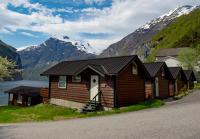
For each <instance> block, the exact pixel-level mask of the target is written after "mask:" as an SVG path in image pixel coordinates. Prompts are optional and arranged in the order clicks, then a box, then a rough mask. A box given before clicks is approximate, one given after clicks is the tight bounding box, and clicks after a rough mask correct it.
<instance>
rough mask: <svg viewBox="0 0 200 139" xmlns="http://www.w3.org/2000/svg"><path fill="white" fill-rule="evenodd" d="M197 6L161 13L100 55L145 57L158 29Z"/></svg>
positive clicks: (186, 6) (182, 7) (187, 6)
mask: <svg viewBox="0 0 200 139" xmlns="http://www.w3.org/2000/svg"><path fill="white" fill-rule="evenodd" d="M197 8H200V7H199V6H189V5H185V6H181V7H178V8H176V9H175V10H172V11H170V12H168V13H166V14H164V15H161V16H160V17H158V18H156V19H154V20H152V21H150V22H148V23H146V24H145V25H143V26H142V27H140V28H138V29H137V30H135V31H134V32H133V33H131V34H129V35H127V36H126V37H124V38H123V39H122V40H120V41H119V42H116V43H114V44H112V45H110V46H109V47H108V48H107V49H105V50H104V51H103V52H102V53H101V54H100V56H101V57H104V56H119V55H130V54H138V55H139V56H140V57H141V58H145V57H146V56H147V55H148V53H149V51H150V48H149V45H150V43H151V39H152V37H153V36H154V35H155V34H156V33H157V32H158V31H160V30H162V29H163V28H165V27H167V26H168V25H170V24H171V23H172V22H173V21H174V20H175V19H176V18H178V17H180V16H182V15H186V14H189V13H190V12H191V11H193V10H194V9H197Z"/></svg>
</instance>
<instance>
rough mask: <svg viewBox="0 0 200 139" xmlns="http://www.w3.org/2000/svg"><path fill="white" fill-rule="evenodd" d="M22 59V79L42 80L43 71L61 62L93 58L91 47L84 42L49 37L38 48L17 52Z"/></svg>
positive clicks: (32, 47) (33, 47)
mask: <svg viewBox="0 0 200 139" xmlns="http://www.w3.org/2000/svg"><path fill="white" fill-rule="evenodd" d="M18 53H19V54H20V56H21V59H22V65H23V69H24V70H23V78H24V79H30V80H41V79H44V78H42V77H41V76H40V73H42V72H43V71H44V70H46V69H48V68H49V67H51V66H53V65H55V64H57V63H58V62H60V61H63V60H76V59H84V58H93V57H95V54H94V53H93V50H92V47H91V46H90V45H89V44H88V43H85V42H80V41H71V40H70V39H69V37H67V36H65V37H63V38H55V37H51V38H49V39H48V40H46V41H45V42H44V43H42V44H40V45H38V46H31V47H28V48H26V49H23V50H20V51H18Z"/></svg>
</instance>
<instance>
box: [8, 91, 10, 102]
mask: <svg viewBox="0 0 200 139" xmlns="http://www.w3.org/2000/svg"><path fill="white" fill-rule="evenodd" d="M8 105H10V93H8Z"/></svg>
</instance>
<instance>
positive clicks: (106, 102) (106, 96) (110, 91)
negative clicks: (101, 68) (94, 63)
mask: <svg viewBox="0 0 200 139" xmlns="http://www.w3.org/2000/svg"><path fill="white" fill-rule="evenodd" d="M100 90H101V91H102V95H101V101H102V105H103V106H104V107H109V108H113V107H114V79H113V78H111V77H105V78H103V77H100Z"/></svg>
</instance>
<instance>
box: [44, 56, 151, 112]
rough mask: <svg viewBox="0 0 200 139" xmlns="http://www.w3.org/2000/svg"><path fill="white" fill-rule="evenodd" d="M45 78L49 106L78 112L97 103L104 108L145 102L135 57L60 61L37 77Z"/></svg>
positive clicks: (144, 74)
mask: <svg viewBox="0 0 200 139" xmlns="http://www.w3.org/2000/svg"><path fill="white" fill-rule="evenodd" d="M41 75H42V76H48V77H49V99H50V103H53V104H57V105H62V106H67V107H72V108H78V109H79V108H81V107H83V106H84V105H85V104H86V103H88V102H90V101H94V100H95V102H96V101H98V102H99V103H101V105H102V106H103V107H104V108H114V107H122V106H127V105H132V104H135V103H139V102H142V101H145V83H144V79H145V78H150V75H149V74H148V72H147V71H146V69H145V67H144V65H143V64H142V62H141V61H140V60H139V58H138V57H137V56H122V57H110V58H97V59H89V60H77V61H64V62H61V63H59V64H57V65H55V66H53V67H52V68H50V69H48V70H47V71H45V72H43V73H42V74H41Z"/></svg>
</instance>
